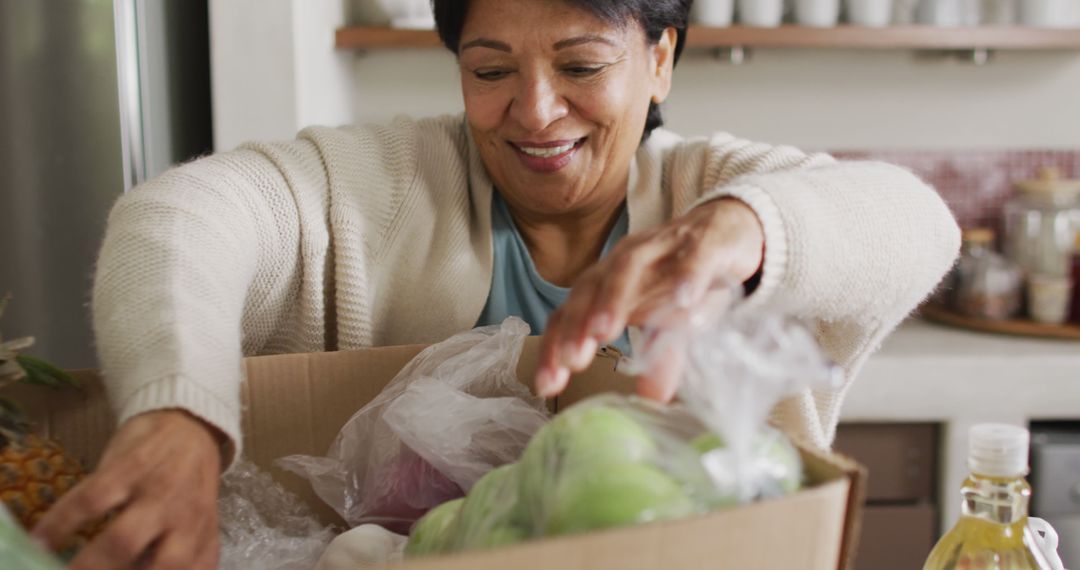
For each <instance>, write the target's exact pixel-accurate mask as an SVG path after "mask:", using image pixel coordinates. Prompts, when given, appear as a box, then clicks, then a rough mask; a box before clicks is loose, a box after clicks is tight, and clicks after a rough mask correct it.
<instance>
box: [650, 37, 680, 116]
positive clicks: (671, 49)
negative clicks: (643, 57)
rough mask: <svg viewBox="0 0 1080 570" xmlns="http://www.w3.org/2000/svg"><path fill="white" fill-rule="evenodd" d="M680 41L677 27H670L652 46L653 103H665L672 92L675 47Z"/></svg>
mask: <svg viewBox="0 0 1080 570" xmlns="http://www.w3.org/2000/svg"><path fill="white" fill-rule="evenodd" d="M678 42H679V34H678V32H677V31H676V30H675V28H668V29H666V30H664V33H663V34H662V35H661V36H660V40H659V41H658V42H656V45H654V46H652V53H653V64H652V69H651V70H650V71H651V72H652V80H653V93H652V100H653V103H657V104H660V103H663V102H664V99H667V96H668V93H670V92H671V74H672V73H673V71H674V69H675V47H676V45H677V44H678Z"/></svg>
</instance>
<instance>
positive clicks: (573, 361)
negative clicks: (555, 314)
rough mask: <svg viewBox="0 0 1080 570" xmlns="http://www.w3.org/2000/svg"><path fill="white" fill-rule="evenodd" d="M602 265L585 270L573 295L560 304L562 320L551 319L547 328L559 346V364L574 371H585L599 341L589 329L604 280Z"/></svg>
mask: <svg viewBox="0 0 1080 570" xmlns="http://www.w3.org/2000/svg"><path fill="white" fill-rule="evenodd" d="M599 268H600V266H595V267H593V268H592V269H590V270H589V271H587V272H585V274H584V275H582V277H581V279H579V280H578V282H577V283H576V284H574V288H573V290H572V291H570V295H569V297H567V299H566V301H565V302H564V303H563V305H562V307H559V315H560V319H559V320H558V322H556V323H551V322H549V323H548V326H547V327H546V330H545V331H544V334H545V336H550V337H551V342H552V343H553V344H554V346H555V350H556V357H557V359H558V363H559V364H560V365H561V366H564V367H566V368H569V369H570V370H571V371H572V372H578V371H581V370H584V369H585V368H586V367H587V366H588V365H589V363H590V362H591V361H592V359H593V356H595V354H596V349H597V346H598V344H597V339H596V336H595V333H594V332H593V331H591V330H589V318H590V315H589V307H590V306H591V305H592V299H593V297H594V295H595V292H596V288H597V284H598V283H599V281H600V279H601V273H600V272H599V271H598V270H599Z"/></svg>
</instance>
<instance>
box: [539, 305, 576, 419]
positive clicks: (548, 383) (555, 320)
mask: <svg viewBox="0 0 1080 570" xmlns="http://www.w3.org/2000/svg"><path fill="white" fill-rule="evenodd" d="M561 320H562V311H555V312H554V313H552V314H551V316H550V317H548V323H547V326H548V330H549V331H550V329H551V328H552V327H555V328H557V327H558V326H559V322H560V321H561ZM557 336H558V335H555V334H544V336H543V338H542V339H541V341H540V359H539V361H538V362H537V366H536V378H535V379H534V380H533V383H534V385H535V387H536V394H537V395H538V396H540V397H542V398H550V397H552V396H555V395H556V394H558V393H560V392H562V391H563V389H565V388H566V383H567V382H568V381H569V380H570V371H569V370H568V369H566V368H565V367H563V366H561V365H560V364H559V357H558V344H557V343H558V339H557V338H556V337H557Z"/></svg>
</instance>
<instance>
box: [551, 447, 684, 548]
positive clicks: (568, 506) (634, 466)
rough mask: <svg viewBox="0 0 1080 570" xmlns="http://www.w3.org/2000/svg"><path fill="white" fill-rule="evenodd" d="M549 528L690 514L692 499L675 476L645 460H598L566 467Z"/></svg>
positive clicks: (596, 525) (578, 529) (593, 526)
mask: <svg viewBox="0 0 1080 570" xmlns="http://www.w3.org/2000/svg"><path fill="white" fill-rule="evenodd" d="M549 499H550V500H551V501H552V503H551V504H550V510H549V513H548V519H547V525H546V528H545V530H546V532H547V533H548V534H554V535H558V534H568V533H574V532H581V531H585V530H594V529H603V528H610V527H616V526H624V525H630V524H637V523H645V522H649V521H654V520H664V519H671V518H677V517H682V516H687V515H690V514H693V513H694V512H695V509H694V504H693V502H692V501H691V500H690V499H689V497H688V496H687V495H686V493H685V492H684V491H683V489H682V487H681V486H680V485H679V483H678V482H676V481H675V480H674V479H672V478H671V477H669V476H668V475H667V474H665V473H663V472H662V471H660V470H658V469H656V468H654V467H651V466H649V465H647V464H643V463H608V464H597V465H596V466H595V467H593V468H591V469H577V470H573V471H566V472H564V473H563V477H562V478H561V479H560V480H559V482H558V485H557V492H556V493H555V494H554V496H551V497H549Z"/></svg>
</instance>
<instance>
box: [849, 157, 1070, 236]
mask: <svg viewBox="0 0 1080 570" xmlns="http://www.w3.org/2000/svg"><path fill="white" fill-rule="evenodd" d="M833 154H834V155H835V156H837V157H838V158H843V159H848V160H881V161H884V162H889V163H892V164H896V165H899V166H903V167H906V168H908V169H910V170H911V171H912V172H914V173H915V174H916V175H918V176H919V177H920V178H922V179H923V180H926V181H927V183H929V184H930V185H932V186H933V187H934V188H936V189H937V191H938V192H939V193H940V194H941V196H942V197H943V198H944V199H945V201H946V202H947V203H948V204H949V206H950V207H951V208H952V210H953V213H954V214H955V215H956V218H957V220H959V221H960V225H961V226H963V227H972V226H981V225H988V226H991V227H999V226H1000V223H1001V217H1002V207H1003V206H1004V204H1005V202H1006V201H1007V200H1008V199H1009V198H1010V197H1011V196H1012V195H1013V192H1014V189H1013V182H1014V181H1017V180H1029V179H1032V178H1034V177H1036V176H1037V174H1038V171H1039V169H1040V168H1042V167H1044V166H1055V167H1057V168H1058V169H1060V170H1061V172H1062V175H1063V176H1065V177H1068V178H1076V177H1080V151H1061V150H1018V151H949V152H929V151H880V152H878V151H838V152H834V153H833Z"/></svg>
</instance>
